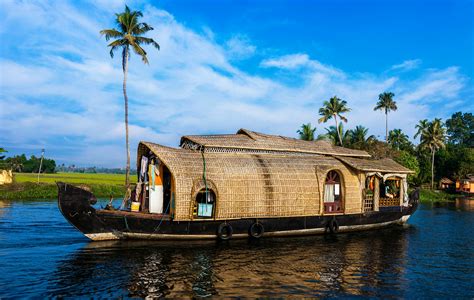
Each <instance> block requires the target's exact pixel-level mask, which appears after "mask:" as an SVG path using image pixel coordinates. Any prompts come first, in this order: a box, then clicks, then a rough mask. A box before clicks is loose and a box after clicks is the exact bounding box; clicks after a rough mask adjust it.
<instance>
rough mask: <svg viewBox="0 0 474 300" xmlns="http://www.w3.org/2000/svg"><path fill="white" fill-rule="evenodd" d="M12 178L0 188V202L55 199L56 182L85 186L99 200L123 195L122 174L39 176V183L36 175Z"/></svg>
mask: <svg viewBox="0 0 474 300" xmlns="http://www.w3.org/2000/svg"><path fill="white" fill-rule="evenodd" d="M13 178H14V179H13V180H14V182H13V183H12V184H7V185H1V186H0V200H30V199H56V198H57V196H58V188H57V186H56V182H57V181H62V182H67V183H71V184H74V185H82V186H87V187H88V188H89V189H90V190H91V192H92V193H94V195H95V196H96V197H99V198H109V197H110V196H112V197H114V198H118V197H123V195H124V194H125V188H124V182H125V175H123V174H83V173H55V174H41V176H40V182H39V183H37V180H38V177H37V175H36V174H25V173H15V174H14V177H13ZM130 181H131V182H135V181H136V176H135V175H134V176H131V179H130Z"/></svg>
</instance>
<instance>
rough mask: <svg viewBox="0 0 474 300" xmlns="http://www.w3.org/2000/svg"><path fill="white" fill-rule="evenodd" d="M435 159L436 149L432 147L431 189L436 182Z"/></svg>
mask: <svg viewBox="0 0 474 300" xmlns="http://www.w3.org/2000/svg"><path fill="white" fill-rule="evenodd" d="M434 159H435V149H434V148H431V189H433V187H434V186H433V183H434Z"/></svg>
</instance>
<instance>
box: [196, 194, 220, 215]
mask: <svg viewBox="0 0 474 300" xmlns="http://www.w3.org/2000/svg"><path fill="white" fill-rule="evenodd" d="M215 202H216V194H215V193H214V191H213V190H211V189H207V191H206V189H201V190H200V191H199V192H198V193H197V195H196V203H195V207H194V215H195V216H196V217H198V218H213V217H214V209H215Z"/></svg>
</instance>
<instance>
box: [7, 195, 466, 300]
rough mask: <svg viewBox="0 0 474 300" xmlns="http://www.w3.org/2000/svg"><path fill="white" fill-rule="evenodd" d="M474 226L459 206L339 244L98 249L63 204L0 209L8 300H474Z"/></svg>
mask: <svg viewBox="0 0 474 300" xmlns="http://www.w3.org/2000/svg"><path fill="white" fill-rule="evenodd" d="M473 229H474V201H471V202H466V201H459V202H457V203H455V204H450V205H447V206H446V205H432V206H428V205H422V206H421V207H420V209H419V210H418V211H417V212H416V214H415V215H414V216H413V217H412V219H410V221H409V225H408V226H405V227H404V228H401V227H400V228H393V229H387V230H382V231H372V232H363V233H351V234H340V235H338V236H336V237H324V236H315V237H303V238H280V239H263V240H260V241H257V242H249V241H237V240H235V241H230V242H229V243H216V242H201V243H196V242H193V243H189V242H184V243H183V242H167V243H163V242H140V241H135V242H132V241H130V242H89V240H88V239H86V238H85V237H83V236H82V234H80V233H79V232H78V231H76V230H75V229H74V228H73V227H72V226H70V225H69V224H68V223H67V222H66V221H65V220H64V218H63V217H62V216H61V214H60V213H59V211H58V209H57V206H56V203H55V202H41V201H38V202H0V298H17V297H34V298H39V297H81V296H82V297H84V298H85V297H90V296H91V295H93V296H95V297H99V298H111V297H114V298H117V297H125V298H127V297H145V296H155V297H160V296H165V297H173V298H177V297H178V298H182V297H206V296H212V295H213V296H219V297H252V298H253V297H288V296H293V297H302V296H305V297H314V296H316V297H335V296H340V297H353V296H369V297H383V298H386V297H390V298H419V297H423V298H432V297H435V298H454V297H455V298H458V297H464V298H473V297H474V234H473Z"/></svg>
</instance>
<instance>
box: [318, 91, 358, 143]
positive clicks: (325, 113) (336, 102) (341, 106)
mask: <svg viewBox="0 0 474 300" xmlns="http://www.w3.org/2000/svg"><path fill="white" fill-rule="evenodd" d="M349 111H351V109H350V108H349V107H347V102H346V101H345V100H341V99H339V98H338V97H337V96H334V97H332V98H331V99H329V101H324V103H323V107H321V108H320V109H319V115H320V116H322V117H321V118H320V119H319V120H318V122H319V123H321V122H324V123H326V122H327V121H328V120H329V119H331V118H334V121H335V122H336V127H335V128H339V125H338V123H337V117H339V118H340V119H341V120H342V121H344V122H347V119H346V118H345V117H343V116H342V114H343V113H346V112H349ZM335 131H336V133H337V136H338V138H339V144H340V145H341V146H343V143H342V136H341V133H340V132H339V130H335Z"/></svg>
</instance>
